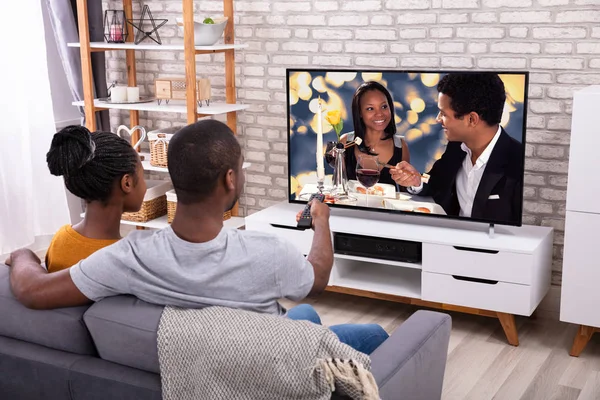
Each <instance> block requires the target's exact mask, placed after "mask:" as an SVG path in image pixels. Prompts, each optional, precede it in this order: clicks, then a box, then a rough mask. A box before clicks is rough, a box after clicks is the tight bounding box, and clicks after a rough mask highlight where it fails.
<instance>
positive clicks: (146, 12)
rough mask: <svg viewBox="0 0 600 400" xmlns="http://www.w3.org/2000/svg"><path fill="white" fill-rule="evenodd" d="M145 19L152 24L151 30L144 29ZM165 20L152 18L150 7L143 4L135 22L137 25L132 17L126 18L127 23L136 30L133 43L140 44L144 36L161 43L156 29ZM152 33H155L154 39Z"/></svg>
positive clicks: (165, 21)
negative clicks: (138, 18)
mask: <svg viewBox="0 0 600 400" xmlns="http://www.w3.org/2000/svg"><path fill="white" fill-rule="evenodd" d="M146 21H149V22H150V24H152V30H151V31H145V30H144V23H145V22H146ZM167 21H168V20H167V19H154V17H153V16H152V12H151V11H150V7H148V6H147V5H145V6H144V8H143V9H142V15H141V16H140V20H139V22H138V23H137V25H136V20H134V19H128V20H127V23H128V24H129V25H131V26H133V27H134V28H135V29H136V31H137V32H136V34H135V44H140V43H141V42H143V41H144V40H145V39H146V38H149V39H151V40H153V41H155V42H156V43H158V44H162V41H161V40H160V35H159V34H158V30H159V29H160V28H161V27H162V26H163V25H164V24H166V23H167ZM157 22H158V25H157ZM153 35H156V39H155V38H154V37H153Z"/></svg>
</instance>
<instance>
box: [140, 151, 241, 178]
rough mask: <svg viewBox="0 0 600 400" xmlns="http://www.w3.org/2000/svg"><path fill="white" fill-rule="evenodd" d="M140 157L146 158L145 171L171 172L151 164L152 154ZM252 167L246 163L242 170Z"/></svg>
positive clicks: (143, 164)
mask: <svg viewBox="0 0 600 400" xmlns="http://www.w3.org/2000/svg"><path fill="white" fill-rule="evenodd" d="M140 156H143V157H144V161H142V166H143V167H144V170H146V171H155V172H167V173H168V172H169V169H168V168H166V167H155V166H154V165H152V164H150V153H140ZM251 165H252V163H249V162H245V163H244V164H243V165H242V169H247V168H250V166H251Z"/></svg>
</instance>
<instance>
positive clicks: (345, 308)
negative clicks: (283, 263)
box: [283, 293, 600, 400]
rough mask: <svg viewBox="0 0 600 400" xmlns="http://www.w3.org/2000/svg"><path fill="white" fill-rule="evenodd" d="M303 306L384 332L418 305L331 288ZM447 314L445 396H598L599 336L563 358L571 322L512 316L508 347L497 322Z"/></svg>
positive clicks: (473, 399) (586, 399)
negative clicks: (514, 332) (513, 333)
mask: <svg viewBox="0 0 600 400" xmlns="http://www.w3.org/2000/svg"><path fill="white" fill-rule="evenodd" d="M283 303H284V305H285V306H287V307H290V306H293V305H294V303H292V302H283ZM308 303H311V304H313V306H314V307H315V308H316V309H317V311H318V312H319V314H320V315H321V319H322V321H323V323H324V324H325V325H334V324H341V323H378V324H380V325H381V326H383V327H384V328H385V329H386V330H387V331H388V332H389V333H392V332H393V331H394V330H395V329H396V328H397V327H398V326H399V325H400V324H402V322H403V321H404V320H406V319H407V318H408V317H409V316H410V315H411V314H412V313H413V312H415V311H416V310H417V309H418V308H417V307H414V306H408V305H404V304H399V303H391V302H386V301H380V300H373V299H366V298H359V297H354V296H348V295H342V294H336V293H325V294H323V295H321V296H320V297H318V298H317V299H315V300H310V301H308ZM449 314H450V315H451V316H452V325H453V326H452V334H451V337H450V346H449V349H448V363H447V366H446V376H445V380H444V392H443V396H442V398H443V399H444V400H463V399H464V400H466V399H468V400H485V399H494V400H519V399H522V400H576V399H579V400H596V399H600V333H598V334H596V335H595V336H594V337H593V338H592V340H591V341H590V343H589V344H588V346H587V347H586V348H585V350H584V351H583V353H582V355H581V356H580V357H579V358H574V357H570V356H569V349H570V348H571V345H572V343H573V338H574V335H575V332H576V330H577V327H576V326H574V325H570V324H565V323H562V322H559V321H558V320H556V319H548V318H535V315H534V318H533V319H532V318H521V317H517V320H516V323H517V326H518V330H519V339H520V343H521V344H520V346H519V347H513V346H510V345H508V344H507V343H506V337H505V336H504V332H503V331H502V327H501V326H500V323H499V322H498V320H497V319H492V318H486V317H478V316H472V315H466V314H460V313H449Z"/></svg>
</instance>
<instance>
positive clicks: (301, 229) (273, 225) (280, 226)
mask: <svg viewBox="0 0 600 400" xmlns="http://www.w3.org/2000/svg"><path fill="white" fill-rule="evenodd" d="M269 225H271V226H272V227H273V228H281V229H289V230H291V231H304V230H306V229H304V228H298V227H297V226H289V225H279V224H269Z"/></svg>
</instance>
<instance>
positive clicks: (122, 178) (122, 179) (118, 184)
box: [46, 125, 146, 272]
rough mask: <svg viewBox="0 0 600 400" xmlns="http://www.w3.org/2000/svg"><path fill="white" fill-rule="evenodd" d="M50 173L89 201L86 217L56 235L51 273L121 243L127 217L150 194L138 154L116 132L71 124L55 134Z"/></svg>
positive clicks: (50, 257) (49, 263)
mask: <svg viewBox="0 0 600 400" xmlns="http://www.w3.org/2000/svg"><path fill="white" fill-rule="evenodd" d="M46 161H47V162H48V168H49V169H50V173H51V174H52V175H56V176H63V177H64V181H65V186H66V187H67V189H68V190H69V192H71V193H73V194H74V195H75V196H77V197H79V198H81V199H83V200H85V202H86V203H87V209H86V212H85V218H84V219H83V221H81V222H80V223H78V224H76V225H73V226H71V225H65V226H63V227H62V228H60V229H59V230H58V232H57V233H56V234H55V235H54V237H53V238H52V242H51V243H50V247H49V248H48V252H47V255H46V267H47V268H48V272H55V271H59V270H61V269H65V268H69V267H71V266H73V265H75V264H77V263H78V262H79V261H81V260H82V259H84V258H86V257H88V256H89V255H91V254H92V253H94V252H96V251H98V250H100V249H101V248H103V247H106V246H109V245H111V244H113V243H115V242H116V241H118V240H119V239H120V238H121V236H120V225H121V223H120V221H121V215H122V214H123V213H124V212H135V211H139V209H140V207H141V206H142V202H143V200H144V194H145V193H146V182H145V180H144V170H143V167H142V163H141V162H140V158H139V156H138V154H137V152H136V151H135V150H134V149H133V147H131V144H129V142H127V141H126V140H125V139H122V138H120V137H119V136H117V135H115V134H114V133H110V132H95V133H91V132H90V131H89V130H87V129H86V128H85V127H83V126H76V125H72V126H68V127H66V128H64V129H62V130H61V131H60V132H58V133H56V134H55V135H54V138H53V139H52V144H51V145H50V151H48V154H47V155H46Z"/></svg>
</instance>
